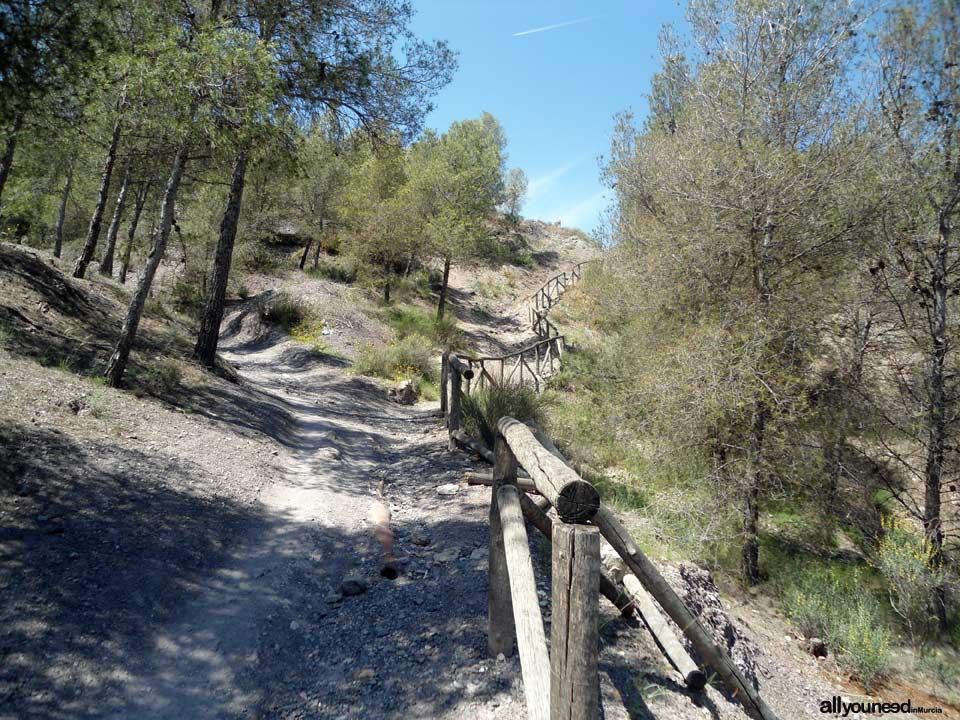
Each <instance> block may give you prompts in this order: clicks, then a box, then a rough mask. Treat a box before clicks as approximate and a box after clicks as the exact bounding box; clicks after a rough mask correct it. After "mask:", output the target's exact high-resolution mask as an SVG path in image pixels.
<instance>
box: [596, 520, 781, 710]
mask: <svg viewBox="0 0 960 720" xmlns="http://www.w3.org/2000/svg"><path fill="white" fill-rule="evenodd" d="M593 523H594V524H595V525H596V526H597V527H598V528H600V532H601V533H602V534H603V536H604V537H605V538H606V539H607V542H609V543H610V544H611V545H612V546H613V549H614V550H616V551H617V554H619V555H620V557H621V558H623V561H624V562H625V563H626V564H627V567H628V568H630V571H631V572H632V573H633V574H634V575H636V576H637V579H638V580H639V581H640V582H641V583H642V584H643V586H644V588H646V589H647V591H648V592H649V593H650V594H651V595H653V597H654V598H655V599H656V601H657V602H658V603H660V607H662V608H663V609H664V610H665V611H666V613H667V615H669V616H670V618H671V619H672V620H673V621H674V622H675V623H676V624H677V626H678V627H679V628H680V629H681V630H682V631H683V634H684V635H686V636H687V638H688V639H689V640H690V642H691V644H692V645H693V647H694V648H696V650H697V652H698V653H700V657H702V658H703V660H704V662H705V663H706V664H707V665H708V666H709V667H710V668H711V669H713V670H714V671H715V672H716V673H717V675H719V676H720V679H721V680H723V682H724V684H726V686H727V687H728V688H729V689H730V692H731V693H732V694H733V696H734V697H735V698H737V700H739V701H740V704H741V705H742V706H743V709H744V711H745V712H746V713H747V715H749V716H750V717H751V718H753V719H754V720H776V717H777V716H776V715H775V714H774V713H773V711H772V710H771V709H770V708H769V707H768V706H767V704H766V703H765V702H764V701H763V699H762V698H761V697H760V695H759V693H757V691H756V690H755V689H754V688H753V686H752V685H751V684H750V683H749V681H748V680H747V679H746V678H745V677H744V676H743V673H741V672H740V668H738V667H737V666H736V664H735V663H734V662H733V660H731V659H730V657H729V656H728V655H727V653H726V652H724V651H723V649H721V648H720V646H719V645H717V643H716V641H714V639H713V637H712V636H711V635H710V633H709V632H708V631H707V630H706V629H704V627H703V626H702V625H701V624H700V621H699V620H697V618H696V617H694V615H693V613H691V612H690V610H689V609H688V608H687V606H686V605H684V604H683V601H682V600H680V598H679V597H677V594H676V593H675V592H674V591H673V588H671V587H670V585H669V584H667V581H666V580H664V579H663V576H662V575H661V574H660V571H659V570H657V568H656V567H654V565H653V563H652V562H650V559H649V558H648V557H647V556H646V555H644V554H643V552H642V551H641V550H640V548H639V547H637V545H636V543H635V542H634V541H633V538H631V537H630V534H629V533H628V532H627V531H626V529H625V528H624V527H623V525H621V524H620V521H619V520H617V518H616V517H615V516H614V514H613V513H612V512H610V511H609V510H608V509H607V508H606V507H604V506H602V505H601V507H600V511H599V512H597V514H596V516H595V517H594V518H593Z"/></svg>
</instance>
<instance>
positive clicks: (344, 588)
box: [340, 575, 367, 597]
mask: <svg viewBox="0 0 960 720" xmlns="http://www.w3.org/2000/svg"><path fill="white" fill-rule="evenodd" d="M366 591H367V581H366V580H364V579H363V578H361V577H359V576H357V575H348V576H347V577H345V578H344V579H343V582H341V583H340V592H341V593H343V595H344V596H345V597H351V596H353V595H362V594H363V593H365V592H366Z"/></svg>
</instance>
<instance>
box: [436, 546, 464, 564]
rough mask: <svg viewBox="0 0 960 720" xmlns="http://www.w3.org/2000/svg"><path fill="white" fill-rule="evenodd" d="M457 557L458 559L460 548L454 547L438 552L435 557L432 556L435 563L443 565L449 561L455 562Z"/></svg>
mask: <svg viewBox="0 0 960 720" xmlns="http://www.w3.org/2000/svg"><path fill="white" fill-rule="evenodd" d="M458 557H460V548H459V547H456V546H454V547H451V548H447V549H446V550H443V551H442V552H438V553H437V554H436V555H434V558H435V559H436V561H437V562H444V563H445V562H450V561H451V560H456V559H457V558H458Z"/></svg>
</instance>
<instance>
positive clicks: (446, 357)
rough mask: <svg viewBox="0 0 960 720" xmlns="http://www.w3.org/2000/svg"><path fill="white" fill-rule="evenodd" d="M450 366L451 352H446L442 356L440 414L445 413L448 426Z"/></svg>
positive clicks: (445, 421) (444, 417) (444, 419)
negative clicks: (448, 375) (448, 374)
mask: <svg viewBox="0 0 960 720" xmlns="http://www.w3.org/2000/svg"><path fill="white" fill-rule="evenodd" d="M449 364H450V351H449V350H444V351H443V355H441V356H440V412H441V413H443V422H444V424H447V426H448V427H449V424H448V418H447V373H448V372H449V370H448V369H447V368H448V366H449Z"/></svg>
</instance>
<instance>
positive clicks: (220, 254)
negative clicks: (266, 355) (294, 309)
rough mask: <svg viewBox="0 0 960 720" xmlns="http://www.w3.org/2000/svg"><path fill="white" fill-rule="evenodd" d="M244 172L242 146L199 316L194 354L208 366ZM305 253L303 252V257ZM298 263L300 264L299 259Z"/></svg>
mask: <svg viewBox="0 0 960 720" xmlns="http://www.w3.org/2000/svg"><path fill="white" fill-rule="evenodd" d="M246 172H247V154H246V151H243V150H241V151H240V153H238V154H237V157H236V159H235V160H234V163H233V176H232V177H231V179H230V194H229V195H228V197H227V208H226V210H225V211H224V213H223V220H222V222H221V223H220V239H219V240H218V241H217V251H216V255H215V256H214V258H213V270H211V272H210V282H209V283H208V285H207V287H208V291H207V301H206V303H205V304H204V306H203V315H202V316H201V319H200V331H199V333H198V335H197V345H196V347H195V348H194V350H193V355H194V357H195V358H196V359H197V360H199V361H200V362H201V363H203V364H204V365H206V366H207V367H210V368H212V367H213V365H214V363H215V361H216V359H217V341H218V340H219V339H220V322H221V321H222V320H223V302H224V300H225V299H226V297H227V279H228V278H229V276H230V262H231V260H232V259H233V243H234V240H236V237H237V222H238V220H239V218H240V207H241V204H242V202H243V183H244V180H245V179H246ZM305 257H306V253H304V258H305ZM300 267H301V268H302V267H303V263H302V262H301V264H300Z"/></svg>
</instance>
